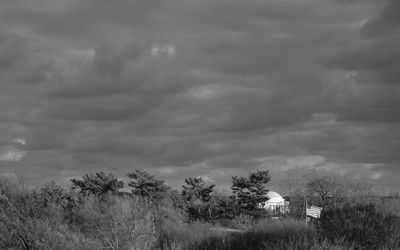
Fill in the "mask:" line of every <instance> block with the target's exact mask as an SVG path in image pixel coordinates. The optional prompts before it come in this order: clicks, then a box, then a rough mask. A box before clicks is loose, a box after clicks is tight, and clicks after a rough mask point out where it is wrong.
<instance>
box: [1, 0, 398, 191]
mask: <svg viewBox="0 0 400 250" xmlns="http://www.w3.org/2000/svg"><path fill="white" fill-rule="evenodd" d="M385 5H386V7H385ZM397 5H398V4H397V2H396V1H389V2H387V3H386V2H383V1H372V0H371V1H358V0H354V1H347V2H346V3H344V2H343V1H339V0H332V1H319V0H301V1H297V0H272V1H259V0H250V1H246V2H243V1H239V0H229V1H228V0H217V1H211V0H202V1H187V0H171V1H159V0H148V1H145V2H144V1H100V0H87V1H78V0H72V1H67V0H56V1H49V0H32V1H27V0H19V1H3V2H1V3H0V146H1V147H2V151H1V155H2V158H3V159H8V160H6V161H3V165H4V166H3V165H2V166H3V167H2V170H1V171H2V172H8V173H10V172H12V173H16V174H19V175H26V176H28V175H29V180H31V181H32V182H40V181H42V180H50V179H52V178H53V179H56V180H66V179H67V178H68V176H69V175H70V176H79V175H80V174H82V173H84V172H88V171H98V170H106V171H112V172H115V173H116V174H117V175H120V176H124V174H125V173H126V172H128V171H129V170H131V169H132V168H135V167H142V168H145V169H147V170H148V171H150V172H152V173H156V174H159V175H160V177H165V178H166V180H167V181H168V182H169V183H172V184H173V185H175V186H177V187H179V186H180V185H182V184H183V183H181V182H182V180H183V178H185V177H189V176H191V177H193V176H208V177H209V178H211V180H214V181H215V182H217V183H221V185H225V186H229V181H230V179H229V178H230V176H231V175H243V176H245V175H247V173H248V172H249V171H250V170H253V169H259V168H265V169H272V170H273V171H274V175H275V176H276V177H275V178H276V179H277V180H280V179H282V178H283V177H282V175H284V173H286V172H287V171H292V170H293V171H295V170H296V169H303V170H304V169H310V168H311V169H324V170H326V171H333V172H338V173H343V172H346V173H348V174H349V175H352V176H354V177H356V176H366V177H368V176H378V175H379V176H378V177H379V178H378V177H377V178H378V181H379V180H380V179H382V180H383V179H384V178H387V176H389V175H390V173H396V171H397V168H396V167H395V166H397V164H398V163H399V161H400V159H399V156H398V148H399V144H398V136H397V135H398V133H399V127H398V122H399V118H400V116H399V115H397V113H398V112H397V111H398V108H399V105H400V102H399V100H400V98H399V95H400V92H399V88H398V84H397V83H398V80H399V74H398V72H399V70H398V66H399V61H398V59H399V57H400V54H399V51H398V49H397V46H395V45H397V44H398V42H399V41H398V40H399V34H398V18H397V16H396V10H397V9H398V8H397V7H398V6H397ZM25 152H26V154H24V153H25ZM10 159H15V161H9V160H10ZM17 160H18V161H17ZM368 164H379V166H380V167H381V168H380V169H377V168H371V167H370V166H371V165H368ZM28 166H29V167H28ZM390 181H392V180H391V179H388V182H390ZM392 182H393V181H392ZM382 183H383V182H382ZM393 183H394V182H393Z"/></svg>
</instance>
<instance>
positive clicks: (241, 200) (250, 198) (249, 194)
mask: <svg viewBox="0 0 400 250" xmlns="http://www.w3.org/2000/svg"><path fill="white" fill-rule="evenodd" d="M270 179H271V178H270V175H269V171H268V170H266V171H256V172H251V173H250V174H249V177H248V178H245V177H237V176H232V187H231V189H232V193H233V196H234V198H235V199H236V200H237V202H238V205H239V208H243V209H247V210H250V211H251V210H255V209H257V206H258V204H259V203H261V202H265V201H266V200H267V198H266V197H265V195H266V194H267V192H268V189H267V188H266V184H267V183H268V182H269V181H270Z"/></svg>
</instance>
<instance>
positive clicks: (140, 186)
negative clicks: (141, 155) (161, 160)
mask: <svg viewBox="0 0 400 250" xmlns="http://www.w3.org/2000/svg"><path fill="white" fill-rule="evenodd" d="M128 177H129V178H130V179H131V181H130V182H128V186H130V187H132V188H133V189H132V193H133V194H135V195H140V196H144V197H148V198H151V199H161V198H163V197H164V196H165V195H166V193H167V192H168V190H169V187H168V186H166V185H165V184H164V181H162V180H158V179H156V178H155V176H154V175H151V174H149V173H147V172H145V171H143V170H141V169H135V170H134V171H133V172H130V173H128Z"/></svg>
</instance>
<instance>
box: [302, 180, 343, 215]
mask: <svg viewBox="0 0 400 250" xmlns="http://www.w3.org/2000/svg"><path fill="white" fill-rule="evenodd" d="M305 179H306V189H307V192H308V194H309V195H310V196H311V197H310V200H311V201H313V199H316V202H317V203H318V205H320V206H322V207H323V208H324V209H327V208H333V207H336V204H337V202H338V201H339V199H342V198H344V196H345V195H346V190H345V185H344V184H345V183H344V178H341V177H340V176H338V175H333V174H330V175H318V174H316V173H312V174H308V175H306V176H305Z"/></svg>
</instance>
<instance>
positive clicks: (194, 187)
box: [182, 177, 215, 202]
mask: <svg viewBox="0 0 400 250" xmlns="http://www.w3.org/2000/svg"><path fill="white" fill-rule="evenodd" d="M185 183H186V185H183V186H182V188H183V190H182V195H183V196H184V197H185V198H186V200H187V201H201V202H207V201H209V200H210V194H211V193H212V192H213V190H214V187H215V185H213V184H211V185H207V183H206V182H205V181H204V180H203V178H201V177H198V178H186V179H185Z"/></svg>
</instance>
